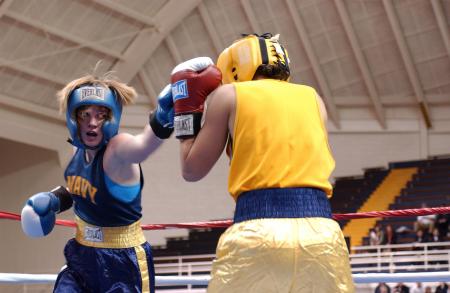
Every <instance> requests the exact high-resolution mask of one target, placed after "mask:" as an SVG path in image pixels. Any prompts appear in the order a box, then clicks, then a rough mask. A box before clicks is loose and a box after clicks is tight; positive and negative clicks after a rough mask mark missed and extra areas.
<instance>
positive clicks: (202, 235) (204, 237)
mask: <svg viewBox="0 0 450 293" xmlns="http://www.w3.org/2000/svg"><path fill="white" fill-rule="evenodd" d="M224 231H225V228H214V229H212V228H208V229H197V230H190V231H189V236H188V237H172V238H168V239H167V243H166V245H165V246H154V247H153V255H154V256H174V255H199V254H214V253H215V252H216V246H217V242H218V241H219V238H220V235H222V233H223V232H224Z"/></svg>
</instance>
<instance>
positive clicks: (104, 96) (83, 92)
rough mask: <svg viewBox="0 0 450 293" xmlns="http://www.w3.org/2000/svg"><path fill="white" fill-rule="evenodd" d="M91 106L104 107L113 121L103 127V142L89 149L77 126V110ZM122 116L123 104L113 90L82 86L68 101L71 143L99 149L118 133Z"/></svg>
mask: <svg viewBox="0 0 450 293" xmlns="http://www.w3.org/2000/svg"><path fill="white" fill-rule="evenodd" d="M90 105H95V106H103V107H106V108H108V109H109V110H110V111H111V119H108V120H106V121H105V122H103V125H102V132H103V140H102V141H101V142H100V144H99V145H98V146H96V147H88V146H86V145H85V144H84V143H83V142H82V141H81V139H80V136H79V131H78V124H77V117H76V111H77V109H78V108H79V107H81V106H90ZM121 116H122V104H121V103H120V101H119V100H118V99H117V96H116V93H115V92H114V91H113V90H112V89H110V88H105V87H103V86H100V85H82V86H80V87H78V88H76V89H75V90H73V91H72V92H71V93H70V95H69V98H68V101H67V111H66V123H67V128H68V129H69V133H70V137H71V139H70V140H69V142H70V143H71V144H73V145H74V146H76V147H78V148H82V149H86V148H87V149H98V148H100V147H102V146H104V145H105V144H107V143H108V141H109V140H110V139H111V138H112V137H113V136H115V135H116V134H117V133H118V131H119V124H120V117H121Z"/></svg>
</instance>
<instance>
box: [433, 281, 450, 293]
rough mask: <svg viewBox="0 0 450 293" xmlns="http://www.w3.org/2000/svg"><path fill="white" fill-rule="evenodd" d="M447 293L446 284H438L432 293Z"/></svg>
mask: <svg viewBox="0 0 450 293" xmlns="http://www.w3.org/2000/svg"><path fill="white" fill-rule="evenodd" d="M447 292H448V285H447V283H444V282H441V283H439V286H437V287H436V291H434V293H447Z"/></svg>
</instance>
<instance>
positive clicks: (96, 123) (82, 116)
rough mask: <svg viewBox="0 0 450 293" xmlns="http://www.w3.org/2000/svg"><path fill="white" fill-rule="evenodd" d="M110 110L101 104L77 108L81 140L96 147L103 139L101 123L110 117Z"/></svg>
mask: <svg viewBox="0 0 450 293" xmlns="http://www.w3.org/2000/svg"><path fill="white" fill-rule="evenodd" d="M109 117H110V111H109V109H108V108H106V107H103V106H95V105H91V106H82V107H80V108H79V109H77V122H78V130H79V135H80V138H81V141H82V142H83V143H84V144H85V145H87V146H89V147H96V146H97V145H99V144H100V143H101V141H102V139H103V132H102V125H103V123H104V122H105V121H106V120H108V119H110V118H109Z"/></svg>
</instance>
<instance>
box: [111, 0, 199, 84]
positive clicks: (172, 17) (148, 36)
mask: <svg viewBox="0 0 450 293" xmlns="http://www.w3.org/2000/svg"><path fill="white" fill-rule="evenodd" d="M201 1H202V0H183V1H178V0H170V1H169V2H168V3H167V4H166V5H164V7H163V8H162V9H161V10H160V11H159V13H158V14H157V15H156V16H155V18H154V22H155V23H156V24H157V26H158V30H157V31H154V32H149V31H148V30H143V31H141V32H140V33H139V34H138V36H137V37H136V38H135V40H134V41H133V42H132V43H131V44H130V45H129V46H128V49H127V50H126V52H125V54H124V57H125V61H118V62H117V63H116V64H115V65H114V66H113V68H112V70H113V71H114V72H117V75H118V77H119V78H120V79H121V80H122V81H123V82H125V83H128V82H130V81H131V80H132V79H133V77H134V76H135V75H136V74H137V73H138V72H139V70H140V69H141V68H142V67H143V65H144V64H145V63H146V62H147V61H148V60H149V58H150V57H151V56H152V54H153V52H154V51H155V50H156V49H157V48H158V46H159V45H160V44H161V42H162V41H163V40H164V39H165V38H166V37H167V36H168V35H169V34H170V32H171V31H172V30H173V29H174V28H175V27H176V26H178V25H179V24H180V22H181V21H182V20H183V19H184V18H185V17H186V16H188V15H189V14H190V13H191V12H192V11H193V10H194V9H195V8H196V7H197V6H198V5H199V4H200V3H201Z"/></svg>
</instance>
